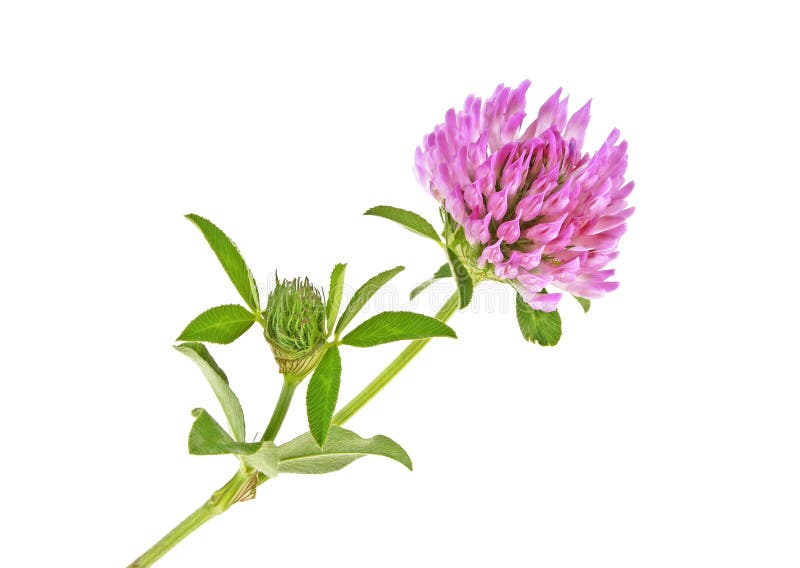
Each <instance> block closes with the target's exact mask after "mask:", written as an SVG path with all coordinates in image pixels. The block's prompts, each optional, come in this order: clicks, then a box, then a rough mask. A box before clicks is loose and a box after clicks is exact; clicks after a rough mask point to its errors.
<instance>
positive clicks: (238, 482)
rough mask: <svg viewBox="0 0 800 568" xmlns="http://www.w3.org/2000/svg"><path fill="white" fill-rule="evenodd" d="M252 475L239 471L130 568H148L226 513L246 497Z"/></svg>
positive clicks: (129, 567)
mask: <svg viewBox="0 0 800 568" xmlns="http://www.w3.org/2000/svg"><path fill="white" fill-rule="evenodd" d="M252 477H253V476H252V474H247V473H246V472H244V471H242V470H239V471H237V472H236V475H234V476H233V477H232V478H231V479H230V481H228V483H226V484H225V485H223V486H222V487H220V488H219V489H218V490H217V491H215V492H214V494H213V495H212V496H211V498H210V499H209V500H208V501H206V502H205V503H203V504H202V505H201V506H200V507H199V508H198V509H197V510H196V511H195V512H194V513H192V514H191V515H189V516H188V517H186V518H185V519H184V520H183V521H181V522H180V523H179V524H178V525H177V526H176V527H175V528H174V529H172V530H171V531H169V532H168V533H167V534H166V535H165V536H164V538H162V539H161V540H159V541H158V542H157V543H155V544H154V545H153V546H151V547H150V548H149V549H148V550H147V552H145V553H144V554H142V555H141V556H140V557H139V558H137V559H136V560H134V561H133V562H132V563H131V564H130V565H129V566H128V568H147V567H148V566H152V565H153V563H155V561H156V560H158V559H159V558H161V557H162V556H164V555H165V554H166V553H167V552H169V551H170V550H172V548H173V547H175V545H176V544H178V543H179V542H180V541H182V540H183V539H184V538H186V537H187V536H188V535H190V534H191V533H193V532H194V531H195V530H197V529H198V528H200V527H201V526H202V525H204V524H205V523H206V522H208V521H209V520H211V519H213V518H214V517H216V516H217V515H219V514H222V513H224V512H225V511H227V510H228V508H229V507H230V506H231V505H233V504H234V503H236V502H237V501H240V500H242V499H245V498H247V497H246V493H247V492H246V488H247V486H248V485H251V486H252Z"/></svg>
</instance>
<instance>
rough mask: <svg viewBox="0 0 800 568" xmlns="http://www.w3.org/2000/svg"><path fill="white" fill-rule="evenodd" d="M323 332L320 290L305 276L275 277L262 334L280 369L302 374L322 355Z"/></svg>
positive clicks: (322, 306) (323, 308)
mask: <svg viewBox="0 0 800 568" xmlns="http://www.w3.org/2000/svg"><path fill="white" fill-rule="evenodd" d="M326 335H327V334H326V330H325V302H324V301H323V298H322V292H321V291H320V290H319V289H318V288H316V287H315V286H314V285H313V284H311V283H310V282H309V280H308V278H305V279H303V280H301V279H300V278H295V279H294V280H283V281H282V282H279V281H277V279H276V283H275V289H274V290H273V291H272V292H271V293H270V295H269V298H268V299H267V309H266V310H264V336H265V337H266V339H267V341H268V342H269V344H270V347H271V348H272V353H273V355H274V356H275V361H276V362H277V363H278V367H279V368H280V371H281V372H282V373H291V374H293V375H296V376H299V377H303V376H305V375H306V374H307V373H308V372H309V371H310V370H311V369H313V368H314V366H315V365H316V363H317V362H318V361H319V358H320V357H321V356H322V353H323V351H324V350H323V349H322V347H323V345H324V344H325V338H326Z"/></svg>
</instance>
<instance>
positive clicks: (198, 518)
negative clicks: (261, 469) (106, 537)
mask: <svg viewBox="0 0 800 568" xmlns="http://www.w3.org/2000/svg"><path fill="white" fill-rule="evenodd" d="M456 311H458V292H456V293H454V294H453V295H452V296H451V297H450V298H449V299H448V300H447V302H445V304H444V306H442V309H440V310H439V311H438V312H437V313H436V318H438V319H439V320H441V321H443V322H444V321H447V320H448V319H450V317H451V316H452V315H453V314H454V313H456ZM429 341H430V339H417V340H415V341H412V342H411V343H410V344H409V345H408V346H407V347H406V348H405V349H403V350H402V351H401V352H400V354H399V355H398V356H397V357H395V359H394V360H393V361H392V362H391V363H389V365H387V367H386V368H385V369H384V370H383V371H381V372H380V373H379V374H378V376H377V377H375V378H374V379H373V380H372V382H371V383H369V384H368V385H367V386H366V387H364V389H363V390H362V391H361V392H360V393H358V394H357V395H356V396H355V397H354V398H353V400H351V401H350V402H348V403H347V404H346V405H345V406H344V407H343V408H342V409H341V410H340V411H339V412H337V413H336V414H335V415H334V417H333V423H334V424H337V425H341V424H344V423H345V422H346V421H347V420H348V419H350V417H352V416H353V415H354V414H355V413H356V412H358V411H359V410H360V409H361V407H362V406H364V405H365V404H367V402H369V401H370V400H372V398H373V397H374V396H375V395H376V394H378V393H379V392H380V391H381V390H382V389H383V387H385V386H386V385H387V384H389V382H390V381H391V380H392V379H393V378H394V377H395V376H396V375H397V373H399V372H400V371H401V370H402V369H403V368H404V367H405V366H406V365H408V363H409V362H410V361H411V360H412V359H413V358H414V357H416V356H417V354H418V353H419V352H420V351H422V348H423V347H425V346H426V345H427V344H428V342H429ZM297 378H298V377H296V376H292V375H290V374H287V375H285V376H284V382H283V388H282V389H281V394H280V397H279V398H278V403H277V404H276V405H275V410H274V412H273V414H272V418H271V419H270V421H269V425H268V426H267V430H266V431H265V432H264V436H263V438H262V440H264V441H272V440H274V439H275V436H276V435H277V433H278V430H280V427H281V425H282V424H283V420H284V418H285V417H286V411H287V410H288V409H289V404H290V403H291V401H292V396H293V395H294V391H295V389H296V388H297V385H298V383H299V381H298V380H297ZM301 378H302V377H301ZM267 479H269V478H268V477H266V476H264V475H263V474H259V475H258V484H259V485H260V484H262V483H264V482H265V481H266V480H267ZM251 481H252V474H250V473H248V472H244V471H242V470H239V471H238V472H237V474H236V475H235V476H233V478H232V479H231V480H230V481H229V482H228V483H226V484H225V485H224V486H222V488H220V489H219V490H218V491H217V492H216V493H214V495H213V496H212V497H211V499H209V500H208V501H207V502H206V503H204V504H203V505H202V506H201V507H200V508H199V509H197V510H196V511H195V512H194V513H192V514H191V515H189V516H188V517H186V519H184V520H183V521H182V522H181V523H180V524H179V525H178V526H176V527H175V528H174V529H172V530H171V531H170V532H169V533H167V535H166V536H165V537H164V538H162V539H161V540H159V541H158V542H157V543H156V544H154V545H153V547H152V548H150V549H149V550H148V551H147V552H145V553H144V554H142V555H141V556H140V557H139V558H137V559H136V560H135V561H134V562H133V563H132V564H131V565H130V566H128V568H147V567H148V566H151V565H152V564H153V563H154V562H155V561H156V560H158V559H159V558H161V557H162V556H164V554H166V553H167V552H169V550H171V549H172V548H173V547H174V546H175V545H176V544H178V543H179V542H180V541H182V540H183V539H184V538H186V536H187V535H189V534H190V533H192V532H193V531H194V530H196V529H197V528H198V527H200V526H201V525H203V524H204V523H206V522H207V521H208V520H210V519H212V518H214V517H216V516H217V515H219V514H221V513H223V512H225V511H227V510H228V508H229V507H230V506H231V505H233V504H234V503H236V502H238V501H240V500H242V499H244V498H247V497H246V496H245V492H244V490H245V488H246V485H247V484H249V483H250V482H251Z"/></svg>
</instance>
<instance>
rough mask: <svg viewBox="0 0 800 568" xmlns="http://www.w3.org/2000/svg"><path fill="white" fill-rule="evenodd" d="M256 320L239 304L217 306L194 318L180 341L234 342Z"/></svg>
mask: <svg viewBox="0 0 800 568" xmlns="http://www.w3.org/2000/svg"><path fill="white" fill-rule="evenodd" d="M255 321H256V320H255V316H254V315H253V314H252V313H251V312H250V311H249V310H247V308H244V307H242V306H240V305H238V304H226V305H224V306H217V307H215V308H211V309H210V310H206V311H204V312H203V313H202V314H200V315H199V316H197V317H196V318H194V319H193V320H192V321H191V322H190V323H189V325H187V326H186V329H184V330H183V331H182V332H181V334H180V336H179V337H178V341H208V342H209V343H223V344H227V343H232V342H233V341H234V340H236V339H237V338H238V337H239V336H240V335H242V334H243V333H244V332H245V331H247V330H248V329H250V326H251V325H253V322H255Z"/></svg>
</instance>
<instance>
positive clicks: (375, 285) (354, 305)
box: [336, 266, 405, 336]
mask: <svg viewBox="0 0 800 568" xmlns="http://www.w3.org/2000/svg"><path fill="white" fill-rule="evenodd" d="M404 268H405V267H403V266H397V267H395V268H392V269H391V270H387V271H385V272H381V273H380V274H378V275H377V276H373V277H372V278H370V279H369V280H367V281H366V282H365V283H364V285H363V286H361V288H359V289H358V290H356V293H355V294H353V297H352V298H350V303H349V304H347V307H346V308H345V309H344V312H343V313H342V317H341V318H339V323H337V324H336V335H337V336H338V335H339V334H340V333H341V332H342V330H343V329H344V328H345V327H347V324H349V323H350V322H351V321H353V318H354V317H356V314H358V312H359V311H361V308H363V307H364V305H365V304H366V303H367V302H368V301H369V299H370V298H371V297H372V296H374V295H375V292H377V291H378V290H379V289H380V288H381V286H383V285H384V284H386V283H387V282H388V281H389V280H391V279H392V278H394V277H395V276H396V275H397V274H398V273H400V272H402V271H403V270H404Z"/></svg>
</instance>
